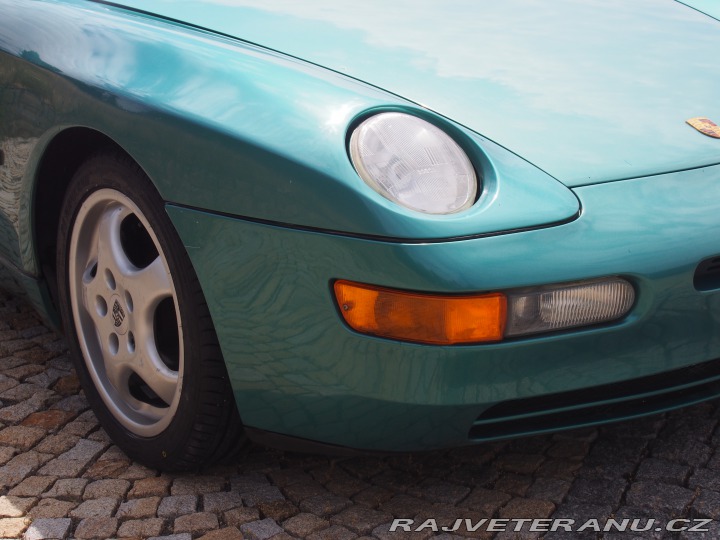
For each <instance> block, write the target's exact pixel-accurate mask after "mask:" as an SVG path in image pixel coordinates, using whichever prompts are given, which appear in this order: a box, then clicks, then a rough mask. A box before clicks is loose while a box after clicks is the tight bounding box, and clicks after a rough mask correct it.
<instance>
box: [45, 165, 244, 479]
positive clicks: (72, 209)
mask: <svg viewBox="0 0 720 540" xmlns="http://www.w3.org/2000/svg"><path fill="white" fill-rule="evenodd" d="M57 260H58V264H57V270H58V295H59V307H60V313H61V316H62V319H63V325H64V327H65V330H66V333H67V336H68V344H69V346H70V349H71V352H72V353H73V358H74V360H75V366H76V368H77V372H78V376H79V378H80V381H81V383H82V385H83V389H84V390H85V394H86V395H87V398H88V401H89V402H90V404H91V405H92V407H93V409H94V411H95V413H96V414H97V416H98V419H99V420H100V422H101V424H102V425H103V427H104V428H105V430H106V431H107V432H108V434H109V435H110V436H111V437H112V439H113V440H114V442H115V443H116V444H117V445H118V446H120V447H121V448H122V449H123V450H124V451H125V452H126V453H127V454H128V455H129V456H130V457H132V458H134V459H138V460H139V461H142V462H144V463H146V464H147V465H150V466H153V467H157V468H160V469H166V470H179V469H198V468H201V467H203V466H205V465H208V464H210V463H213V462H217V461H220V460H227V459H230V458H232V457H233V456H235V455H236V454H237V453H238V451H239V450H240V449H241V448H242V447H243V445H244V443H245V436H244V434H243V431H242V425H241V423H240V417H239V414H238V411H237V408H236V406H235V402H234V399H233V394H232V389H231V386H230V381H229V378H228V375H227V370H226V368H225V362H224V360H223V357H222V353H221V352H220V346H219V344H218V340H217V336H216V335H215V331H214V328H213V324H212V319H211V317H210V313H209V310H208V307H207V305H206V303H205V299H204V296H203V294H202V288H201V287H200V283H199V282H198V279H197V276H196V275H195V272H194V269H193V267H192V263H191V262H190V259H189V257H188V255H187V253H186V251H185V249H184V247H183V245H182V242H181V241H180V238H179V237H178V235H177V232H176V231H175V229H174V228H173V226H172V223H171V222H170V219H169V217H168V215H167V213H166V212H165V202H164V201H163V199H162V197H160V194H159V193H158V192H157V190H156V189H155V187H154V186H153V184H152V182H151V181H150V179H149V178H148V177H147V176H146V175H145V173H144V172H143V171H142V170H141V169H140V168H139V167H138V166H137V165H136V164H135V163H134V162H133V161H132V160H130V159H129V158H128V157H127V156H125V155H124V154H121V153H118V152H114V151H108V152H106V153H103V154H100V155H98V156H96V157H94V158H91V159H89V160H88V161H87V162H85V163H84V164H83V165H82V166H81V167H80V168H79V169H78V171H77V172H76V174H75V176H74V177H73V179H72V181H71V182H70V185H69V186H68V190H67V193H66V195H65V199H64V202H63V207H62V211H61V214H60V224H59V230H58V251H57Z"/></svg>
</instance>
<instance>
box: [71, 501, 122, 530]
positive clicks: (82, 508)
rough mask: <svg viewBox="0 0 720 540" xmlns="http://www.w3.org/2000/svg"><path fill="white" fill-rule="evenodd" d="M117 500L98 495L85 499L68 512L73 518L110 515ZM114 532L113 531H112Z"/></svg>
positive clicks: (115, 506)
mask: <svg viewBox="0 0 720 540" xmlns="http://www.w3.org/2000/svg"><path fill="white" fill-rule="evenodd" d="M118 504H119V502H118V500H117V499H112V498H110V497H100V498H99V499H92V500H89V501H85V502H83V503H82V504H80V505H79V506H77V507H76V508H75V509H73V510H72V511H71V512H70V517H73V518H81V519H82V518H90V517H111V516H112V515H113V514H114V513H115V509H116V508H117V507H118ZM113 532H115V531H113Z"/></svg>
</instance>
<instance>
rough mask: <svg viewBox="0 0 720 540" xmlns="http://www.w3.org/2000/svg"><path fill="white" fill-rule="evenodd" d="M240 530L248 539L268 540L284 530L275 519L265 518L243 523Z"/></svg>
mask: <svg viewBox="0 0 720 540" xmlns="http://www.w3.org/2000/svg"><path fill="white" fill-rule="evenodd" d="M240 532H242V533H243V535H244V537H245V538H246V539H247V540H268V539H269V538H272V537H273V536H275V535H277V534H280V533H282V532H283V530H282V528H281V527H280V526H279V525H278V524H277V523H276V522H275V521H274V520H272V519H263V520H261V521H251V522H250V523H246V524H244V525H241V526H240Z"/></svg>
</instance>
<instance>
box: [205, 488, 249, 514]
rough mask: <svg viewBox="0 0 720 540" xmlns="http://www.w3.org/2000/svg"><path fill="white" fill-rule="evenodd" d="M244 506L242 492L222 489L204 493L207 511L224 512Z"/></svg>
mask: <svg viewBox="0 0 720 540" xmlns="http://www.w3.org/2000/svg"><path fill="white" fill-rule="evenodd" d="M239 506H242V499H241V498H240V494H239V493H237V492H235V491H221V492H218V493H208V494H206V495H203V509H204V510H205V511H206V512H224V511H225V510H230V509H232V508H237V507H239Z"/></svg>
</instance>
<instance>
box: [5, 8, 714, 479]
mask: <svg viewBox="0 0 720 540" xmlns="http://www.w3.org/2000/svg"><path fill="white" fill-rule="evenodd" d="M718 18H720V8H719V7H718V3H717V2H713V1H710V0H688V1H687V2H678V1H674V0H652V1H651V0H636V1H633V2H626V1H621V0H604V1H599V0H558V1H554V2H537V1H532V0H507V1H503V2H478V1H469V0H449V1H442V2H441V1H439V0H424V1H420V2H412V3H409V2H394V3H393V2H390V3H388V2H384V1H383V2H381V1H379V0H365V1H363V2H347V1H344V0H333V1H330V0H306V1H304V2H295V1H293V0H267V1H262V2H261V1H258V0H192V1H191V0H117V1H114V2H104V1H92V0H0V263H1V265H0V266H1V268H0V274H1V277H2V280H3V283H4V286H5V287H7V288H11V289H13V290H15V291H21V292H23V293H24V294H25V295H26V296H27V297H28V298H29V299H30V301H31V302H32V303H33V304H34V305H35V306H36V307H37V309H38V310H39V311H41V312H42V313H43V314H44V315H45V316H46V317H47V318H48V320H50V321H54V323H55V324H57V325H58V326H61V327H62V328H63V329H64V332H65V334H66V336H67V340H68V345H69V347H70V349H71V352H72V354H73V356H74V358H75V361H76V366H77V371H78V375H79V377H80V379H81V382H82V385H83V388H84V391H85V394H86V395H87V398H88V400H89V402H90V403H91V405H92V406H93V409H94V411H95V412H96V414H97V416H98V418H99V419H100V421H101V423H102V425H103V427H104V428H105V429H106V431H107V432H108V433H109V434H110V436H111V437H112V438H113V440H114V441H115V442H116V443H117V444H118V445H119V446H120V447H121V448H122V449H123V450H124V451H125V452H127V453H128V454H129V455H130V456H132V457H134V458H136V459H139V460H141V461H143V462H144V463H147V464H149V465H151V466H154V467H159V468H163V469H183V468H197V467H199V466H202V465H205V464H207V463H211V462H215V461H218V460H221V459H227V458H229V457H232V456H234V455H235V454H236V453H237V452H238V450H239V449H240V448H241V447H242V446H243V444H244V443H245V442H246V441H247V439H248V438H249V439H251V440H255V441H258V442H261V443H264V444H270V445H277V446H285V447H288V448H293V449H299V450H303V449H307V450H311V449H323V448H324V449H326V450H329V451H331V452H345V451H348V450H349V449H354V450H362V451H408V450H426V449H433V448H443V447H451V446H461V445H469V444H474V443H479V442H482V441H488V440H492V439H498V438H507V437H516V436H522V435H528V434H534V433H542V432H549V431H554V430H559V429H563V428H570V427H578V426H588V425H595V424H599V423H603V422H608V421H613V420H618V419H624V418H632V417H636V416H640V415H644V414H649V413H653V412H658V411H664V410H668V409H671V408H676V407H680V406H683V405H686V404H690V403H696V402H699V401H702V400H706V399H710V398H713V397H716V396H720V138H719V137H720V127H718V126H717V125H716V124H715V122H718V123H720V99H718V89H720V63H718V61H717V59H718V57H719V56H720V21H719V20H718Z"/></svg>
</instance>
